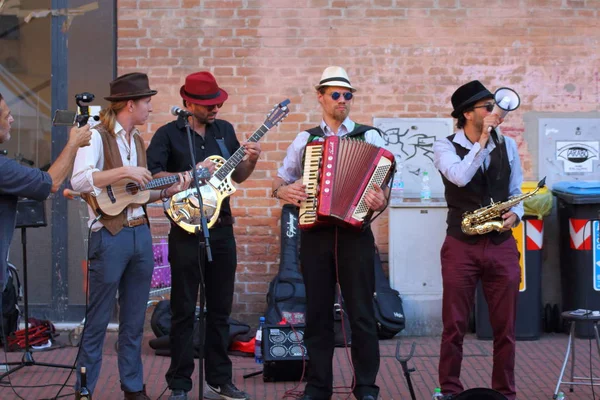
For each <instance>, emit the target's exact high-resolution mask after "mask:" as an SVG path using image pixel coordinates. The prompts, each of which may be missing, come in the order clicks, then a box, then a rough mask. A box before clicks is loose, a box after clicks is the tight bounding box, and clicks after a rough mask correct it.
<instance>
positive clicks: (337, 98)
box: [329, 92, 354, 101]
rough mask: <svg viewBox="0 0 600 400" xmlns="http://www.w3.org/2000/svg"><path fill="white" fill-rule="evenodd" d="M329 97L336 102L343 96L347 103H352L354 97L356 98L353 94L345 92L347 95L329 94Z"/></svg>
mask: <svg viewBox="0 0 600 400" xmlns="http://www.w3.org/2000/svg"><path fill="white" fill-rule="evenodd" d="M329 95H330V96H331V98H332V99H333V100H335V101H337V100H339V99H340V97H342V96H344V100H346V101H350V100H352V97H354V95H353V94H352V93H351V92H345V93H340V92H331V93H329Z"/></svg>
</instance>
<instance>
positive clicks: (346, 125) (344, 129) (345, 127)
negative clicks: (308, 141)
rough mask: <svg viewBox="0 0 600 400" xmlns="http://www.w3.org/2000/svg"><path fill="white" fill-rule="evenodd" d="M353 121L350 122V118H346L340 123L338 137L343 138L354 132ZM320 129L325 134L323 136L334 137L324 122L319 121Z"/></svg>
mask: <svg viewBox="0 0 600 400" xmlns="http://www.w3.org/2000/svg"><path fill="white" fill-rule="evenodd" d="M354 125H355V123H354V121H352V120H351V119H350V117H346V119H345V120H344V122H342V125H340V129H339V131H338V136H344V135H346V134H348V133H350V132H352V131H353V130H354ZM320 126H321V129H323V132H325V136H334V135H335V133H334V132H333V131H332V130H331V129H330V128H329V126H327V124H326V123H325V120H324V119H323V120H321V125H320Z"/></svg>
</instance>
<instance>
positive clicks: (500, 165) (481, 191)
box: [441, 135, 512, 244]
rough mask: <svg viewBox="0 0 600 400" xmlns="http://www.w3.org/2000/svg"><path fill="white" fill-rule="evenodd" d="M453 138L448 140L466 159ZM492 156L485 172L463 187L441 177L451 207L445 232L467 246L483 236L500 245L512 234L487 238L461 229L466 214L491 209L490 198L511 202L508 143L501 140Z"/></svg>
mask: <svg viewBox="0 0 600 400" xmlns="http://www.w3.org/2000/svg"><path fill="white" fill-rule="evenodd" d="M454 136H455V135H451V136H448V138H447V139H448V140H449V141H450V142H451V143H452V144H453V145H454V148H455V149H456V154H457V155H458V156H459V157H460V158H461V159H463V158H465V156H466V155H467V154H468V153H469V150H467V149H465V148H464V147H462V146H461V145H459V144H457V143H454V142H453V140H454ZM490 157H491V161H490V164H489V165H488V167H487V168H486V170H485V172H484V171H483V170H482V168H479V169H478V170H477V173H475V175H473V178H471V181H470V182H469V183H468V184H467V185H466V186H464V187H458V186H456V185H455V184H454V183H452V182H450V181H449V180H448V179H446V177H445V176H444V174H441V175H442V181H443V182H444V188H445V190H444V196H445V197H446V203H447V204H448V217H447V218H446V222H447V223H448V229H447V231H446V233H447V234H448V236H452V237H454V238H456V239H459V240H461V241H463V242H467V243H476V242H477V241H478V240H479V239H480V238H481V237H483V236H488V237H490V239H491V240H492V242H494V243H496V244H498V243H502V242H504V241H505V240H507V239H508V238H509V237H510V236H511V235H512V233H511V232H510V231H507V232H497V231H492V232H490V233H487V234H485V235H466V234H464V233H463V232H462V230H461V227H460V225H461V221H462V215H463V213H465V212H467V211H474V210H477V209H478V208H481V207H485V206H488V205H490V203H491V201H490V200H491V199H493V200H494V202H496V203H497V202H501V201H506V200H508V197H509V191H508V187H509V181H510V173H511V169H510V164H509V162H508V153H507V151H506V141H504V140H502V141H501V142H500V143H499V144H498V145H497V146H496V148H495V149H494V150H492V152H491V153H490ZM490 198H491V199H490Z"/></svg>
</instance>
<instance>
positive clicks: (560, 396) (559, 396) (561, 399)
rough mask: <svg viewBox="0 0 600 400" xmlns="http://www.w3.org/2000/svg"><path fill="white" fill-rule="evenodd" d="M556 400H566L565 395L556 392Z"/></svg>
mask: <svg viewBox="0 0 600 400" xmlns="http://www.w3.org/2000/svg"><path fill="white" fill-rule="evenodd" d="M556 400H567V398H566V397H565V394H564V393H563V392H558V394H557V395H556Z"/></svg>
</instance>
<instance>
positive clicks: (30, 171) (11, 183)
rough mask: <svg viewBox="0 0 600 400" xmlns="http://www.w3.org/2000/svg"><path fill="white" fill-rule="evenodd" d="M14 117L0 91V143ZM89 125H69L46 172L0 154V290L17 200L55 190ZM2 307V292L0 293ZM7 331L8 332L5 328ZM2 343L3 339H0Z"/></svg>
mask: <svg viewBox="0 0 600 400" xmlns="http://www.w3.org/2000/svg"><path fill="white" fill-rule="evenodd" d="M13 122H14V118H13V116H12V115H11V113H10V108H8V105H7V104H6V101H5V100H4V98H3V96H2V93H0V144H2V143H6V142H8V141H9V140H10V126H11V124H12V123H13ZM90 137H91V132H90V127H89V125H85V126H83V127H81V128H77V127H73V128H72V129H71V132H70V133H69V140H68V142H67V145H66V146H65V148H64V149H63V151H62V152H61V153H60V155H59V156H58V158H57V159H56V161H54V163H52V165H51V166H50V168H49V169H48V172H43V171H40V170H39V169H37V168H29V167H25V166H23V165H21V164H19V163H18V162H17V161H15V160H13V159H10V158H8V157H6V156H3V155H0V171H2V174H0V292H3V291H4V288H5V287H6V286H7V284H9V283H11V281H12V279H10V276H9V274H8V262H7V261H8V260H7V259H8V249H9V247H10V242H11V240H12V237H13V232H14V230H15V225H16V217H17V200H18V198H19V197H28V198H30V199H33V200H39V201H42V200H45V199H46V198H47V197H48V196H49V195H50V192H56V191H57V190H58V188H59V187H60V185H61V184H62V183H63V181H64V180H65V178H66V177H67V175H68V174H69V171H70V170H71V166H72V165H73V160H74V159H75V155H76V154H77V149H78V148H80V147H83V146H88V145H89V143H90ZM0 310H2V296H0ZM2 325H3V324H0V335H1V337H3V336H4V333H5V329H8V327H4V326H2ZM6 333H8V332H6ZM4 343H5V341H4Z"/></svg>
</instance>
